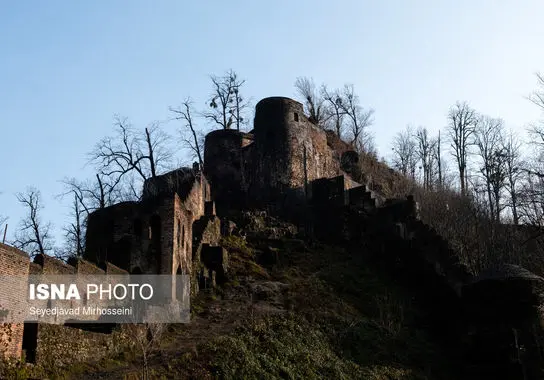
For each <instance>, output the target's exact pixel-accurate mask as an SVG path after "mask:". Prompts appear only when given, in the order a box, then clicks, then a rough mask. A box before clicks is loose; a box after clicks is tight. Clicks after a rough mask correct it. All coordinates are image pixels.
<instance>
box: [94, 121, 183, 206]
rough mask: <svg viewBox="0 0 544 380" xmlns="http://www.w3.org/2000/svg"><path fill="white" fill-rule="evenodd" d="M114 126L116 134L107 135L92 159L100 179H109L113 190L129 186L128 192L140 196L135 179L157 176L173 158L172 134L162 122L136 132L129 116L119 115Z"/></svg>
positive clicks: (143, 179) (141, 179)
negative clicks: (121, 116) (167, 131)
mask: <svg viewBox="0 0 544 380" xmlns="http://www.w3.org/2000/svg"><path fill="white" fill-rule="evenodd" d="M114 127H115V131H116V135H114V136H108V137H105V138H103V139H102V140H101V141H100V142H99V143H98V144H97V145H96V146H95V148H94V150H93V151H92V152H91V153H90V161H91V163H94V164H95V165H96V167H97V169H98V171H99V173H100V178H103V177H107V178H108V182H109V183H110V187H111V189H117V188H118V186H120V185H125V186H126V190H125V193H127V194H130V193H135V195H136V197H138V195H137V191H136V190H135V186H136V185H135V184H134V182H133V180H136V179H139V180H140V181H145V180H146V179H148V178H153V177H156V176H157V171H158V170H159V169H164V168H166V167H167V164H168V163H169V161H170V159H171V157H172V153H171V150H170V149H169V148H168V135H167V134H166V133H165V132H164V131H162V130H161V129H160V126H159V123H158V122H155V123H152V124H151V125H150V126H148V127H146V128H144V130H143V131H136V130H135V129H134V128H133V127H132V126H131V125H130V124H129V122H128V121H127V119H126V118H120V117H116V118H115V123H114ZM133 174H134V175H135V177H133V176H132V175H133ZM99 182H100V181H99Z"/></svg>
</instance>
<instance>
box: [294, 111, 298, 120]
mask: <svg viewBox="0 0 544 380" xmlns="http://www.w3.org/2000/svg"><path fill="white" fill-rule="evenodd" d="M295 121H298V113H296V112H295Z"/></svg>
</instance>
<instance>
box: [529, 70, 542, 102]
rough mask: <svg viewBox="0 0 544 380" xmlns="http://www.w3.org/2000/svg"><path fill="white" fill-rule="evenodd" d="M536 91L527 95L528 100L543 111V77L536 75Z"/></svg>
mask: <svg viewBox="0 0 544 380" xmlns="http://www.w3.org/2000/svg"><path fill="white" fill-rule="evenodd" d="M536 78H537V86H538V89H537V90H535V91H534V92H533V93H532V94H531V95H529V100H530V101H531V102H533V104H535V105H536V106H538V107H539V108H540V109H541V110H542V111H544V75H542V74H541V73H536Z"/></svg>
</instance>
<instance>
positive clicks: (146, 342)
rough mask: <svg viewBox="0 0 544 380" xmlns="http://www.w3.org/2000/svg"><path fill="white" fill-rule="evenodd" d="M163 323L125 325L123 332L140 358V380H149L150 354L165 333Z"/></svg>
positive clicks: (156, 347) (157, 346)
mask: <svg viewBox="0 0 544 380" xmlns="http://www.w3.org/2000/svg"><path fill="white" fill-rule="evenodd" d="M166 326H167V325H166V324H164V323H134V322H133V323H125V324H123V328H124V332H125V333H126V334H127V335H128V337H129V339H130V341H131V343H132V344H133V345H134V348H136V351H137V353H138V354H139V355H141V358H142V379H144V380H147V379H150V378H151V377H150V373H149V359H150V356H151V354H152V353H153V352H154V351H155V350H157V349H158V348H159V343H160V340H161V338H162V336H163V335H164V332H165V331H166Z"/></svg>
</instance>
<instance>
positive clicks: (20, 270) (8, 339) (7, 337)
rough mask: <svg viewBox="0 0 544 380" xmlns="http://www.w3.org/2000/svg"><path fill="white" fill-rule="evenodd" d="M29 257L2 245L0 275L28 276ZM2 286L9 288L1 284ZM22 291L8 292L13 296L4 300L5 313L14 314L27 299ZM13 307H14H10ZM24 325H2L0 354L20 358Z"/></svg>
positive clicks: (2, 306) (0, 250)
mask: <svg viewBox="0 0 544 380" xmlns="http://www.w3.org/2000/svg"><path fill="white" fill-rule="evenodd" d="M29 262H30V259H29V257H28V255H27V254H26V253H24V252H22V251H20V250H18V249H16V248H13V247H10V246H8V245H5V244H2V243H0V275H4V276H21V277H23V276H28V273H29ZM1 286H4V287H5V286H8V285H7V284H5V283H4V284H1ZM19 291H20V289H17V290H15V289H14V290H12V291H6V289H4V292H5V294H6V295H10V296H12V299H6V300H3V301H4V302H6V303H7V305H0V308H2V309H4V310H2V311H3V312H9V311H8V310H12V312H14V311H15V310H16V308H14V306H13V305H17V303H18V301H19V300H20V299H21V298H23V299H24V298H26V294H20V292H19ZM10 305H12V306H10ZM23 334H24V325H23V324H21V323H3V324H2V325H0V353H1V354H4V355H5V356H7V357H13V358H20V357H21V352H22V345H23Z"/></svg>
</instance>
